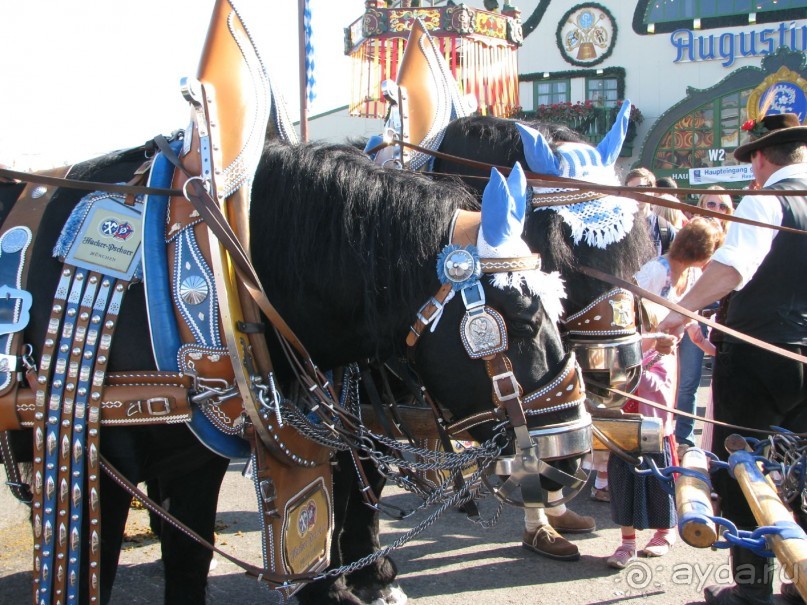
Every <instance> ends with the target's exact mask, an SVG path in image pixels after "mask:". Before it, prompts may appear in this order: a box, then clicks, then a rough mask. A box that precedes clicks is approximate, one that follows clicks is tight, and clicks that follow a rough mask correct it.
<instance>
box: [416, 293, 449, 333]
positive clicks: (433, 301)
mask: <svg viewBox="0 0 807 605" xmlns="http://www.w3.org/2000/svg"><path fill="white" fill-rule="evenodd" d="M429 304H432V305H434V313H432V314H431V317H426V316H425V315H423V309H425V308H426V307H428V306H429ZM442 310H443V303H441V302H440V301H439V300H437V299H436V298H434V296H432V297H431V298H430V299H429V300H427V301H426V303H425V304H424V305H423V306H422V307H420V309H418V314H417V318H418V319H419V320H420V321H421V322H422V323H423V325H424V326H428V325H429V324H430V323H431V321H432V320H433V319H434V318H435V317H437V316H438V315H439V314H440V313H441V312H442ZM418 336H419V335H418Z"/></svg>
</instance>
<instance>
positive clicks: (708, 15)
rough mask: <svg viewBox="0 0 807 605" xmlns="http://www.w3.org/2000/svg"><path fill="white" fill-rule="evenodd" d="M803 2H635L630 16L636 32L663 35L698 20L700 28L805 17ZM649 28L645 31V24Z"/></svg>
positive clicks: (805, 4)
mask: <svg viewBox="0 0 807 605" xmlns="http://www.w3.org/2000/svg"><path fill="white" fill-rule="evenodd" d="M805 8H807V0H639V2H638V4H637V7H636V12H635V13H634V17H633V29H634V31H635V32H636V33H638V34H642V35H645V34H647V33H656V34H659V33H666V32H671V31H674V30H675V29H678V28H692V25H693V21H694V20H695V19H701V20H702V21H701V28H702V29H712V28H715V27H717V28H724V27H730V26H735V25H747V24H748V23H749V15H751V14H753V15H755V22H756V23H773V22H776V21H790V20H794V19H804V18H805V10H804V9H805ZM650 24H652V25H653V28H652V29H650V30H649V31H648V25H650Z"/></svg>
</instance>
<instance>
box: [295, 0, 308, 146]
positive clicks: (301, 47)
mask: <svg viewBox="0 0 807 605" xmlns="http://www.w3.org/2000/svg"><path fill="white" fill-rule="evenodd" d="M304 12H305V0H297V26H298V27H297V29H298V33H299V35H298V36H297V38H298V45H297V47H298V54H299V56H298V63H299V71H300V141H302V142H303V143H306V142H307V141H308V95H307V94H306V92H307V91H306V88H307V86H306V82H307V80H308V78H307V75H306V69H305V25H304V19H305V17H304V16H303V13H304Z"/></svg>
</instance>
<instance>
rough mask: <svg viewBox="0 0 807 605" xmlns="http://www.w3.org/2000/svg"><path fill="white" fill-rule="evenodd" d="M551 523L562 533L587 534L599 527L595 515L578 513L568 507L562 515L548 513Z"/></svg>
mask: <svg viewBox="0 0 807 605" xmlns="http://www.w3.org/2000/svg"><path fill="white" fill-rule="evenodd" d="M546 517H547V519H549V524H550V525H551V526H552V527H554V528H555V529H556V530H557V531H558V532H560V533H562V534H587V533H589V532H592V531H594V530H595V529H597V522H596V521H595V520H594V517H588V516H585V515H578V514H577V513H576V512H574V511H573V510H571V509H568V508H567V509H566V512H565V513H563V514H562V515H557V516H554V517H553V516H552V515H550V514H549V513H547V515H546Z"/></svg>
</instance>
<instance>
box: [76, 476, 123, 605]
mask: <svg viewBox="0 0 807 605" xmlns="http://www.w3.org/2000/svg"><path fill="white" fill-rule="evenodd" d="M131 504H132V497H131V496H130V495H129V494H128V493H126V492H125V491H124V490H123V489H121V488H120V487H119V486H118V484H117V483H115V482H114V481H112V480H111V479H110V478H109V477H108V476H107V475H106V473H102V474H101V521H102V522H101V603H103V604H106V603H108V602H109V599H110V597H111V596H112V586H113V584H114V583H115V576H116V575H117V573H118V559H119V557H120V549H121V544H122V543H123V533H124V529H125V528H126V519H127V518H128V516H129V507H130V506H131ZM85 515H86V511H85ZM85 552H86V549H85ZM84 569H87V567H84ZM86 575H87V574H86V573H83V574H82V577H84V578H86ZM81 594H82V595H86V594H87V588H86V587H82V590H81Z"/></svg>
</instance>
